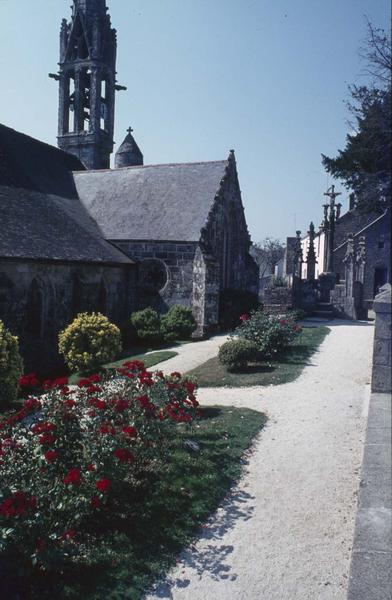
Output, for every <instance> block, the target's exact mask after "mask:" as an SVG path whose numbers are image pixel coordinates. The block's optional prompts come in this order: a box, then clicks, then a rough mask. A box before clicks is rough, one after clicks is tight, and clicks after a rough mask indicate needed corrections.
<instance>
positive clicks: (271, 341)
mask: <svg viewBox="0 0 392 600" xmlns="http://www.w3.org/2000/svg"><path fill="white" fill-rule="evenodd" d="M241 321H242V322H241V324H240V325H239V326H238V327H237V329H236V330H235V334H236V335H237V336H238V337H240V338H243V339H246V340H249V341H250V342H254V343H255V344H256V346H257V350H258V352H259V355H260V357H265V358H271V357H273V356H275V355H277V354H279V353H280V352H282V351H283V350H285V349H286V348H287V347H288V346H289V345H290V344H292V343H293V342H294V340H295V339H296V338H297V336H298V335H299V333H301V331H302V329H301V327H300V325H297V324H296V323H295V321H294V319H293V317H292V316H287V315H284V316H276V315H268V314H266V313H265V312H263V311H262V310H255V311H252V312H251V313H250V315H249V316H248V318H247V319H241Z"/></svg>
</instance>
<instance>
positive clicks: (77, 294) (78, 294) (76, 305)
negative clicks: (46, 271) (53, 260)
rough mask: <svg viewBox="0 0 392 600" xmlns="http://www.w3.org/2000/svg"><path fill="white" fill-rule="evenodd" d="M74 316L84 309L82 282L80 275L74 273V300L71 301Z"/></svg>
mask: <svg viewBox="0 0 392 600" xmlns="http://www.w3.org/2000/svg"><path fill="white" fill-rule="evenodd" d="M71 310H72V316H73V317H76V315H77V314H78V313H80V312H82V310H83V306H82V282H81V280H80V277H79V276H78V275H76V274H74V275H72V301H71Z"/></svg>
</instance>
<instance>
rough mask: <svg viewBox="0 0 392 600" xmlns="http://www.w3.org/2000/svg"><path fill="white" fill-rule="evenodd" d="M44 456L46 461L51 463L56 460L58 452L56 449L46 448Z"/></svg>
mask: <svg viewBox="0 0 392 600" xmlns="http://www.w3.org/2000/svg"><path fill="white" fill-rule="evenodd" d="M44 456H45V458H46V460H47V461H48V462H50V463H52V462H54V461H55V460H57V458H58V456H59V453H58V452H57V451H56V450H48V451H47V452H45V454H44Z"/></svg>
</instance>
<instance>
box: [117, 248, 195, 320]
mask: <svg viewBox="0 0 392 600" xmlns="http://www.w3.org/2000/svg"><path fill="white" fill-rule="evenodd" d="M116 246H117V247H119V248H120V249H121V250H122V251H123V252H125V254H127V256H129V257H130V258H132V259H133V260H135V261H140V262H142V261H144V260H151V259H156V260H157V261H160V262H161V264H162V267H163V268H166V277H167V281H166V283H165V285H164V286H163V287H162V288H161V289H158V290H149V289H146V287H145V286H144V284H143V281H139V287H138V307H139V308H144V307H146V306H153V307H154V308H155V309H156V310H158V311H159V312H166V311H167V309H168V308H169V307H170V306H172V305H173V304H181V305H183V306H189V307H191V306H192V295H193V261H194V257H195V252H196V248H197V247H198V244H197V243H195V242H169V241H167V242H165V241H156V242H154V241H138V240H127V241H121V242H119V241H116Z"/></svg>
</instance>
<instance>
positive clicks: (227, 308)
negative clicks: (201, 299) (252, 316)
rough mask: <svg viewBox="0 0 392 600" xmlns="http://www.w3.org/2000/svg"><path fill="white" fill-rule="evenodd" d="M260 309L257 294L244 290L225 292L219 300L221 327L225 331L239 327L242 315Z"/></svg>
mask: <svg viewBox="0 0 392 600" xmlns="http://www.w3.org/2000/svg"><path fill="white" fill-rule="evenodd" d="M258 307H259V301H258V299H257V296H256V294H253V293H252V292H244V291H242V290H223V292H221V295H220V300H219V326H220V327H221V329H223V330H226V331H227V330H230V329H233V328H234V327H236V326H237V325H238V322H239V319H240V316H241V315H248V314H249V313H250V311H251V310H255V309H256V308H258Z"/></svg>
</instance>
